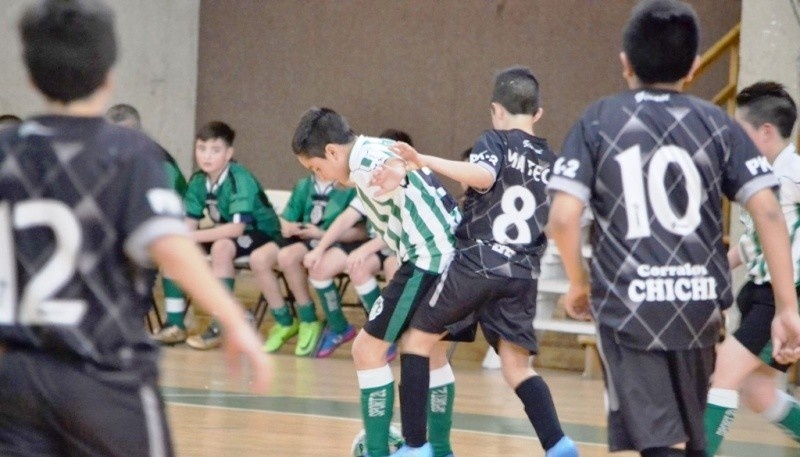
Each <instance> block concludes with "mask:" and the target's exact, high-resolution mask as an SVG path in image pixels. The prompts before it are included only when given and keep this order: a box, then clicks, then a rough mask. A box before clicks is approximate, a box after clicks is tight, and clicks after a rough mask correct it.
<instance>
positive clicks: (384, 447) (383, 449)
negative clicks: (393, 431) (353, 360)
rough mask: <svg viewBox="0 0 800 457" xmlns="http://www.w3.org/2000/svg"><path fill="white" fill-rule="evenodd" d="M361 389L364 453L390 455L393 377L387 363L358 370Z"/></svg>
mask: <svg viewBox="0 0 800 457" xmlns="http://www.w3.org/2000/svg"><path fill="white" fill-rule="evenodd" d="M356 375H357V376H358V387H359V388H360V389H361V418H362V419H363V421H364V431H365V432H366V437H365V438H364V444H365V445H366V447H367V454H369V455H374V456H386V455H389V426H390V425H391V423H392V413H393V408H394V377H393V376H392V370H391V368H389V365H384V366H382V367H380V368H375V369H372V370H361V371H357V372H356Z"/></svg>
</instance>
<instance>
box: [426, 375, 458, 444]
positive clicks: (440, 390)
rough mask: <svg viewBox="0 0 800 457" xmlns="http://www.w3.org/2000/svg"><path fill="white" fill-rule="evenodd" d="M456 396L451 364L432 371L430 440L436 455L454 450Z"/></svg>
mask: <svg viewBox="0 0 800 457" xmlns="http://www.w3.org/2000/svg"><path fill="white" fill-rule="evenodd" d="M455 396H456V385H455V378H454V377H453V370H452V368H451V367H450V365H445V366H444V367H442V368H439V369H436V370H434V371H431V382H430V389H428V441H429V442H430V443H431V446H432V447H433V455H434V457H444V456H446V455H448V454H451V453H452V452H453V448H452V447H451V445H450V430H451V429H452V428H453V401H454V400H455Z"/></svg>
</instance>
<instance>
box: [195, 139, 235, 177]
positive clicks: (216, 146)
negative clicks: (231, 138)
mask: <svg viewBox="0 0 800 457" xmlns="http://www.w3.org/2000/svg"><path fill="white" fill-rule="evenodd" d="M232 158H233V148H232V147H231V146H228V143H226V142H225V140H223V139H222V138H212V139H210V140H206V141H203V140H197V141H195V143H194V160H195V161H196V162H197V166H198V167H200V169H201V170H203V172H204V173H205V174H208V175H216V174H218V173H220V172H221V171H222V170H223V169H224V168H225V166H226V165H228V162H230V161H231V159H232Z"/></svg>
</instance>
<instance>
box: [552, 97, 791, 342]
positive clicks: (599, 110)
mask: <svg viewBox="0 0 800 457" xmlns="http://www.w3.org/2000/svg"><path fill="white" fill-rule="evenodd" d="M776 185H777V181H776V179H775V177H774V176H773V175H772V173H771V171H770V168H769V165H768V163H767V162H766V159H764V158H763V157H762V156H761V155H759V153H758V150H757V149H756V147H755V145H754V144H753V143H752V141H751V140H750V139H749V138H748V136H747V134H746V133H745V132H744V130H742V128H741V127H740V126H739V125H738V124H737V123H736V121H734V120H733V119H732V118H731V117H730V116H728V115H727V114H726V113H725V112H724V111H722V110H721V109H720V108H719V107H717V106H715V105H712V104H710V103H707V102H705V101H703V100H700V99H699V98H696V97H693V96H690V95H686V94H682V93H678V92H672V91H655V90H636V91H627V92H623V93H621V94H618V95H616V96H612V97H609V98H606V99H603V100H600V101H599V102H597V103H595V104H593V105H592V106H590V107H589V108H588V109H587V110H586V111H585V112H584V113H583V116H582V117H581V119H580V120H579V121H578V122H577V123H576V124H575V125H574V126H573V128H572V129H571V131H570V132H569V134H568V135H567V139H566V140H565V142H564V151H563V154H562V156H561V157H560V158H559V160H558V161H557V162H556V164H555V166H554V168H553V177H552V179H551V180H550V189H551V190H555V191H563V192H566V193H569V194H571V195H574V196H576V197H578V198H580V199H581V200H583V201H584V202H585V203H586V204H587V205H589V206H590V207H591V209H592V211H593V212H594V218H595V224H596V226H595V229H594V230H593V239H592V243H593V246H594V251H593V258H592V269H591V275H592V297H591V306H592V312H593V314H594V316H595V319H597V320H598V321H599V323H600V324H602V325H606V326H609V327H611V328H613V329H614V330H616V332H617V335H618V337H619V338H620V342H621V343H622V344H625V345H627V346H633V347H636V348H641V349H667V350H681V349H691V348H700V347H708V346H710V345H713V344H714V343H715V342H716V341H717V337H718V331H719V327H720V325H721V323H722V319H721V313H720V309H724V308H726V307H728V306H730V304H731V302H732V300H733V297H732V293H731V282H730V277H729V272H728V262H727V258H726V249H725V246H724V245H723V239H722V237H723V231H722V230H723V229H722V215H721V211H722V198H723V195H725V196H727V197H728V198H730V199H735V200H737V201H739V202H740V203H744V202H746V201H747V200H748V199H749V198H750V197H751V196H752V195H753V194H755V193H756V192H758V191H759V190H762V189H765V188H770V187H774V186H776Z"/></svg>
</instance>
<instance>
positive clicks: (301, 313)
mask: <svg viewBox="0 0 800 457" xmlns="http://www.w3.org/2000/svg"><path fill="white" fill-rule="evenodd" d="M296 309H297V317H299V318H300V322H316V321H317V310H316V309H315V308H314V302H313V301H312V302H308V303H305V304H302V305H297V306H296Z"/></svg>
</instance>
